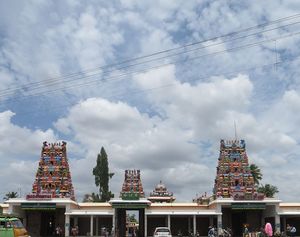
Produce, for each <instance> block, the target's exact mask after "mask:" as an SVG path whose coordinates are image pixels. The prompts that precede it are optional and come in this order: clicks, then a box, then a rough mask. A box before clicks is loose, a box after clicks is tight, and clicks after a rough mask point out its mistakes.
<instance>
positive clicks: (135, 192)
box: [120, 170, 145, 200]
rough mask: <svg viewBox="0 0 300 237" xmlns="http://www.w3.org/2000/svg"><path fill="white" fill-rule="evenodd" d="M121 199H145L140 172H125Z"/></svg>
mask: <svg viewBox="0 0 300 237" xmlns="http://www.w3.org/2000/svg"><path fill="white" fill-rule="evenodd" d="M120 197H121V198H122V199H124V200H126V199H139V198H144V197H145V193H144V190H143V185H142V181H141V174H140V170H125V177H124V183H123V186H122V191H121V192H120Z"/></svg>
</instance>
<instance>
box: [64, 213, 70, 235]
mask: <svg viewBox="0 0 300 237" xmlns="http://www.w3.org/2000/svg"><path fill="white" fill-rule="evenodd" d="M65 236H66V237H67V236H70V216H69V215H66V216H65Z"/></svg>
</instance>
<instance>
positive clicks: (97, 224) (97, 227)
mask: <svg viewBox="0 0 300 237" xmlns="http://www.w3.org/2000/svg"><path fill="white" fill-rule="evenodd" d="M98 218H99V217H98V216H97V217H96V235H97V236H98V235H99V223H98Z"/></svg>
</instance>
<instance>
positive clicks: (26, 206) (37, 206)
mask: <svg viewBox="0 0 300 237" xmlns="http://www.w3.org/2000/svg"><path fill="white" fill-rule="evenodd" d="M21 208H22V209H23V210H55V209H56V203H21Z"/></svg>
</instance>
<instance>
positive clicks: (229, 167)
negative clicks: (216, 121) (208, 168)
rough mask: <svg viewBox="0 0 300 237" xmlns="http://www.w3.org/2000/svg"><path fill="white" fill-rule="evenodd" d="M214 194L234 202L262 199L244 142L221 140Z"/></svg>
mask: <svg viewBox="0 0 300 237" xmlns="http://www.w3.org/2000/svg"><path fill="white" fill-rule="evenodd" d="M214 194H215V195H216V197H217V198H218V197H223V198H229V197H231V198H233V199H234V200H261V199H263V197H264V195H263V194H260V193H257V190H256V187H255V183H254V179H253V176H252V174H251V171H250V167H249V163H248V157H247V153H246V144H245V141H244V140H240V141H238V140H229V141H224V140H221V142H220V156H219V159H218V167H217V176H216V179H215V185H214Z"/></svg>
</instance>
